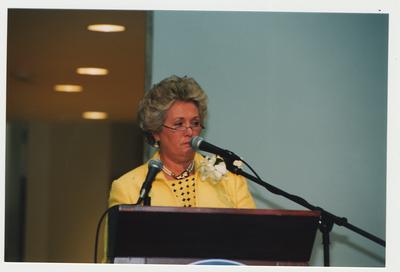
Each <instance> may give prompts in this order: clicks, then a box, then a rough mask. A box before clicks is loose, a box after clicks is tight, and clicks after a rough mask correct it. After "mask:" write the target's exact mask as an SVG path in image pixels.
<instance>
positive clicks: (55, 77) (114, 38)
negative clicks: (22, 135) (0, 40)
mask: <svg viewBox="0 0 400 272" xmlns="http://www.w3.org/2000/svg"><path fill="white" fill-rule="evenodd" d="M146 16H147V15H146V12H144V11H109V10H107V11H103V10H39V9H31V10H27V9H23V10H21V9H9V13H8V43H7V48H8V49H7V120H8V121H14V120H28V121H32V120H34V121H82V120H83V119H82V117H81V115H82V112H84V111H105V112H107V113H108V115H109V119H108V120H110V121H124V122H125V121H135V119H136V107H137V104H138V101H139V99H140V98H141V97H142V96H143V92H144V86H145V63H146V54H145V49H146ZM94 23H111V24H118V25H124V26H125V27H126V31H124V32H116V33H104V32H93V31H88V30H87V29H86V28H87V26H88V25H89V24H94ZM78 67H102V68H107V69H109V71H110V72H109V74H108V75H106V76H88V75H79V74H77V73H76V72H75V70H76V68H78ZM55 84H80V85H82V86H83V91H82V92H80V93H60V92H55V91H54V90H53V88H54V85H55Z"/></svg>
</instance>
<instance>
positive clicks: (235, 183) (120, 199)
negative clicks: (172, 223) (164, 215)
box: [109, 152, 255, 208]
mask: <svg viewBox="0 0 400 272" xmlns="http://www.w3.org/2000/svg"><path fill="white" fill-rule="evenodd" d="M153 158H159V154H158V152H157V153H156V154H155V155H154V156H153ZM203 159H204V158H203V156H202V155H200V154H199V153H196V154H195V169H198V168H199V165H200V162H201V160H203ZM147 171H148V165H147V163H145V164H143V165H141V166H139V167H137V168H135V169H133V170H132V171H130V172H128V173H126V174H125V175H123V176H122V177H120V178H119V179H117V180H115V181H114V182H113V183H112V187H111V191H110V198H109V207H111V206H114V205H117V204H135V203H136V202H137V200H138V197H139V192H140V189H141V186H142V184H143V182H144V180H145V178H146V175H147ZM194 176H195V178H196V183H195V186H196V187H195V188H196V193H195V195H196V207H212V208H255V204H254V200H253V198H252V197H251V194H250V192H249V190H248V187H247V182H246V180H245V179H244V178H243V177H241V176H238V175H235V174H233V173H231V172H228V173H227V174H226V175H225V176H224V177H223V178H222V179H221V180H220V181H219V182H213V181H210V180H204V181H203V180H201V179H200V174H199V172H198V171H196V172H195V174H194ZM167 182H171V181H170V180H167V179H166V178H165V176H164V172H162V171H161V172H159V173H158V174H157V175H156V177H155V179H154V181H153V184H152V188H151V190H150V197H151V206H174V207H180V206H182V203H181V202H180V201H179V200H178V199H177V197H176V196H175V194H174V193H173V192H172V190H171V189H170V187H169V186H168V184H167Z"/></svg>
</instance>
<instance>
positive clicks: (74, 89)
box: [54, 84, 83, 93]
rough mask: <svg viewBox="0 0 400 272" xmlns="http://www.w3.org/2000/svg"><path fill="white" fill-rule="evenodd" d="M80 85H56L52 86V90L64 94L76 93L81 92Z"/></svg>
mask: <svg viewBox="0 0 400 272" xmlns="http://www.w3.org/2000/svg"><path fill="white" fill-rule="evenodd" d="M82 89H83V88H82V86H81V85H73V84H57V85H54V90H55V91H56V92H66V93H78V92H82Z"/></svg>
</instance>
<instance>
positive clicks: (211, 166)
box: [199, 155, 228, 183]
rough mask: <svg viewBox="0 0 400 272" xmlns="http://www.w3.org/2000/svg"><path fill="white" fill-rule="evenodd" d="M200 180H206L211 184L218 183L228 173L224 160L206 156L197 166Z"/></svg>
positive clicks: (218, 157) (214, 156)
mask: <svg viewBox="0 0 400 272" xmlns="http://www.w3.org/2000/svg"><path fill="white" fill-rule="evenodd" d="M199 172H200V179H201V180H202V181H206V180H207V179H208V180H210V181H211V182H213V183H218V182H219V181H220V180H221V179H222V178H223V177H224V176H225V175H226V173H227V172H228V171H227V170H226V165H225V162H224V160H223V159H222V158H221V157H220V156H216V155H211V156H206V157H205V158H204V159H203V160H202V161H201V162H200V166H199Z"/></svg>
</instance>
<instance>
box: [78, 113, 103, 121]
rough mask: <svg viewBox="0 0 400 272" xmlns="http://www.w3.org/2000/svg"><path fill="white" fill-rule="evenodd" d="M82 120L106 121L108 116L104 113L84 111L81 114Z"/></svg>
mask: <svg viewBox="0 0 400 272" xmlns="http://www.w3.org/2000/svg"><path fill="white" fill-rule="evenodd" d="M82 117H83V118H84V119H92V120H102V119H107V117H108V114H107V113H106V112H104V111H85V112H84V113H82Z"/></svg>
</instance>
